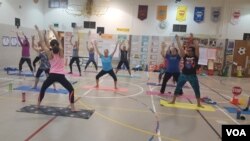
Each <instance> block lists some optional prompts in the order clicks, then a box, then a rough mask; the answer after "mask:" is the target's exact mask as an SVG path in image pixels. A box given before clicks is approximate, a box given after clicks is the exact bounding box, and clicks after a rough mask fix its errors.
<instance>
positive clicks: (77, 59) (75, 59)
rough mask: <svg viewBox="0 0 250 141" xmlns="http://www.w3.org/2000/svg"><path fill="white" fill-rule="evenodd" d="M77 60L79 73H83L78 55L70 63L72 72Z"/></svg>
mask: <svg viewBox="0 0 250 141" xmlns="http://www.w3.org/2000/svg"><path fill="white" fill-rule="evenodd" d="M75 61H76V65H77V67H78V70H79V73H81V67H80V60H79V58H78V57H72V58H71V60H70V63H69V68H70V72H72V65H73V63H74V62H75Z"/></svg>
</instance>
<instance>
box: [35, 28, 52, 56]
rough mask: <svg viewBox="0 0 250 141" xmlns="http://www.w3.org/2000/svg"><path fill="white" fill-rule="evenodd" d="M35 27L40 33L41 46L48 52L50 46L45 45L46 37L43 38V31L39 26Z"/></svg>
mask: <svg viewBox="0 0 250 141" xmlns="http://www.w3.org/2000/svg"><path fill="white" fill-rule="evenodd" d="M35 29H36V31H37V33H38V37H39V40H40V42H41V47H42V49H43V50H45V51H46V52H47V51H49V49H48V47H46V45H45V42H44V38H43V36H42V33H41V31H40V30H39V28H38V26H37V25H35Z"/></svg>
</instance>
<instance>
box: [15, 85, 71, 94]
mask: <svg viewBox="0 0 250 141" xmlns="http://www.w3.org/2000/svg"><path fill="white" fill-rule="evenodd" d="M14 90H20V91H30V92H38V93H39V92H40V88H38V87H37V88H36V89H32V86H19V87H17V88H14ZM46 93H54V94H68V93H69V92H68V91H67V90H66V89H56V91H55V90H54V88H47V90H46Z"/></svg>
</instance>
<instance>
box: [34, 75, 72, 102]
mask: <svg viewBox="0 0 250 141" xmlns="http://www.w3.org/2000/svg"><path fill="white" fill-rule="evenodd" d="M54 82H58V83H60V84H61V85H62V86H63V87H64V88H66V89H67V90H68V91H69V101H70V103H74V88H73V87H72V85H71V84H70V82H69V81H68V80H67V79H66V78H65V75H64V74H56V73H50V74H49V77H47V79H46V80H45V81H44V82H43V85H42V88H41V91H40V95H39V98H38V101H39V102H40V103H41V102H42V100H43V98H44V94H45V91H46V89H47V88H48V87H49V86H50V85H51V84H53V83H54Z"/></svg>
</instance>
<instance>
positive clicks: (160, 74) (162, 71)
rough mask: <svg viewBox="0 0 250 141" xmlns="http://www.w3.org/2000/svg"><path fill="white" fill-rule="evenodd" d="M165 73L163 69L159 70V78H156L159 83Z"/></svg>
mask: <svg viewBox="0 0 250 141" xmlns="http://www.w3.org/2000/svg"><path fill="white" fill-rule="evenodd" d="M165 72H166V71H165V68H161V69H160V72H159V77H158V80H159V81H161V78H162V76H163V74H165Z"/></svg>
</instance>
